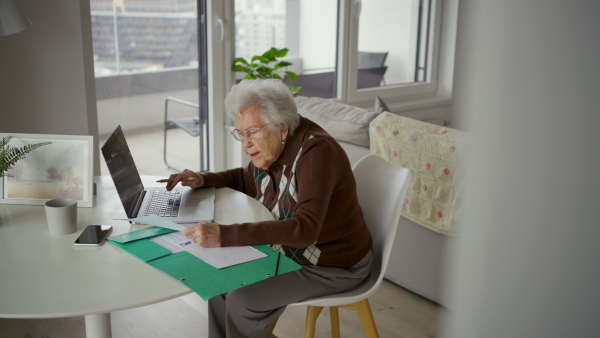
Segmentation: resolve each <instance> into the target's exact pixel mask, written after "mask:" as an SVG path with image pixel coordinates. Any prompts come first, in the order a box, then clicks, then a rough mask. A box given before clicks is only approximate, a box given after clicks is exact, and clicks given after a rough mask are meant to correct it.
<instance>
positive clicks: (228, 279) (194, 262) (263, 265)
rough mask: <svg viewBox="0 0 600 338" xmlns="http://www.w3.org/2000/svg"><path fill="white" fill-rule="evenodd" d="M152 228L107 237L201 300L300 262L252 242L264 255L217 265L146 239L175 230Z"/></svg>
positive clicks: (295, 267)
mask: <svg viewBox="0 0 600 338" xmlns="http://www.w3.org/2000/svg"><path fill="white" fill-rule="evenodd" d="M154 228H157V227H151V228H146V229H141V230H137V231H132V232H129V233H126V234H123V235H118V236H113V237H109V238H108V240H109V241H110V242H111V243H112V244H114V245H115V246H117V247H119V248H121V249H123V250H125V251H127V252H128V253H130V254H131V255H133V256H135V257H136V258H138V259H140V260H141V261H143V262H145V263H147V264H149V265H151V266H153V267H155V268H156V269H158V270H161V271H163V272H165V273H167V274H168V275H170V276H171V277H173V278H175V279H177V280H179V281H180V282H181V283H183V284H185V285H186V286H187V287H189V288H190V289H191V290H192V291H194V292H195V293H197V294H198V295H199V296H200V297H201V298H202V299H204V300H208V299H210V298H212V297H214V296H217V295H220V294H223V293H225V292H229V291H231V290H235V289H237V288H241V287H243V286H246V285H250V284H252V283H256V282H259V281H261V280H263V279H266V278H269V277H271V276H274V275H275V272H276V271H277V274H283V273H286V272H291V271H294V270H298V269H300V265H299V264H297V263H296V262H294V261H293V260H291V259H289V258H288V257H286V256H285V255H280V254H279V251H273V249H271V247H269V246H268V245H253V247H254V248H256V249H257V250H260V251H261V252H263V253H265V254H266V255H267V257H264V258H260V259H257V260H253V261H249V262H245V263H242V264H238V265H233V266H229V267H226V268H222V269H217V268H215V267H213V266H212V265H210V264H208V263H206V262H204V261H203V260H201V259H199V258H198V257H196V256H194V255H192V254H190V253H189V252H186V251H182V252H178V253H174V254H172V253H171V251H170V250H167V249H165V248H163V247H162V246H160V245H158V244H156V243H154V242H152V241H150V240H148V238H149V237H153V236H157V235H160V234H164V233H168V232H172V231H174V230H171V229H164V228H158V229H154ZM160 229H163V230H160ZM278 256H279V257H278Z"/></svg>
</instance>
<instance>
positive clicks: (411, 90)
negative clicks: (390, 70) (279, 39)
mask: <svg viewBox="0 0 600 338" xmlns="http://www.w3.org/2000/svg"><path fill="white" fill-rule="evenodd" d="M340 2H341V3H340V16H341V17H340V27H339V32H340V33H338V55H339V56H340V57H339V58H338V65H339V66H338V100H340V101H342V102H344V103H347V104H352V105H357V106H365V105H367V106H368V105H372V103H373V102H374V100H375V98H376V97H377V96H380V97H382V98H392V99H393V100H394V101H406V100H410V99H415V98H423V97H426V96H430V97H433V96H435V95H436V94H437V91H438V64H439V57H440V40H441V39H440V36H441V26H442V11H443V9H442V0H432V3H431V11H432V13H431V20H432V22H431V28H432V29H431V34H432V35H431V38H430V39H429V41H428V44H429V45H428V49H429V55H427V63H428V69H429V71H428V74H427V79H426V81H425V82H422V83H406V84H395V85H386V86H382V87H373V88H364V89H357V77H358V71H357V58H358V33H359V20H360V7H361V1H360V0H357V1H343V0H342V1H340ZM343 13H346V15H345V16H344V15H342V14H343ZM340 36H342V39H339V38H340Z"/></svg>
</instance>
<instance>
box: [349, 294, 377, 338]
mask: <svg viewBox="0 0 600 338" xmlns="http://www.w3.org/2000/svg"><path fill="white" fill-rule="evenodd" d="M353 305H354V306H355V308H356V312H358V319H360V323H361V324H362V327H363V330H364V331H365V336H367V338H377V337H379V334H378V333H377V327H376V326H375V320H374V319H373V313H372V312H371V306H369V301H368V300H367V299H363V300H361V301H360V302H356V303H354V304H353Z"/></svg>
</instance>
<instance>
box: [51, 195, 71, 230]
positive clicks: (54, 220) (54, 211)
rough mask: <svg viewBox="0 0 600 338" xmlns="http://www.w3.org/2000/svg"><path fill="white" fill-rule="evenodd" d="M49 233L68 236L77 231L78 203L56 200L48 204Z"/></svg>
mask: <svg viewBox="0 0 600 338" xmlns="http://www.w3.org/2000/svg"><path fill="white" fill-rule="evenodd" d="M45 205H46V220H47V221H48V231H49V232H50V233H51V234H53V235H68V234H70V233H73V232H75V231H76V230H77V201H76V200H74V199H72V198H56V199H53V200H49V201H47V202H46V204H45Z"/></svg>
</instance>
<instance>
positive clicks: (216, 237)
mask: <svg viewBox="0 0 600 338" xmlns="http://www.w3.org/2000/svg"><path fill="white" fill-rule="evenodd" d="M181 233H182V234H183V235H184V236H186V237H187V238H189V239H191V240H192V241H194V243H196V244H198V245H200V246H201V247H203V248H215V247H220V246H221V229H220V228H219V226H218V225H217V224H214V223H210V222H207V221H200V223H198V224H196V225H194V226H191V227H189V228H187V229H184V230H183V231H181Z"/></svg>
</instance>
